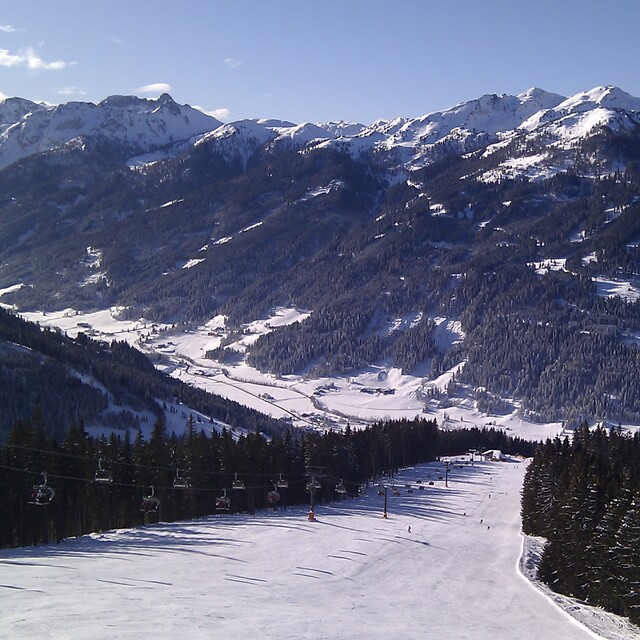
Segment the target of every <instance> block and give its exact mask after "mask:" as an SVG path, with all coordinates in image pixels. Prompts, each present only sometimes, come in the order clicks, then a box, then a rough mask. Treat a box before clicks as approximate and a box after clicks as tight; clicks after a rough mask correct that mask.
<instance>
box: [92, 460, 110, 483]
mask: <svg viewBox="0 0 640 640" xmlns="http://www.w3.org/2000/svg"><path fill="white" fill-rule="evenodd" d="M94 482H100V483H102V484H109V483H110V482H113V476H112V475H111V471H109V469H103V468H102V460H101V459H98V470H97V471H96V475H95V476H94Z"/></svg>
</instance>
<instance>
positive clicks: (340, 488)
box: [336, 480, 347, 495]
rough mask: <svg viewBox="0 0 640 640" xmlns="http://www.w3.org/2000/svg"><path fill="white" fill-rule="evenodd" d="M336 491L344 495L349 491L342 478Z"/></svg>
mask: <svg viewBox="0 0 640 640" xmlns="http://www.w3.org/2000/svg"><path fill="white" fill-rule="evenodd" d="M336 493H341V494H343V495H344V494H345V493H347V487H345V486H344V482H343V481H342V480H340V482H338V484H337V485H336Z"/></svg>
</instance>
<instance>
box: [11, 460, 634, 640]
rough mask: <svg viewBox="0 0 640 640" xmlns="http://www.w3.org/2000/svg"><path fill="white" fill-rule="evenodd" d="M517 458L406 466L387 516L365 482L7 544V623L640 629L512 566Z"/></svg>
mask: <svg viewBox="0 0 640 640" xmlns="http://www.w3.org/2000/svg"><path fill="white" fill-rule="evenodd" d="M523 466H524V465H523V464H521V463H512V464H507V463H499V462H495V463H489V462H483V463H476V465H475V466H473V467H471V466H470V465H467V466H465V467H464V469H462V470H457V469H456V470H455V471H454V472H452V475H451V480H450V487H449V488H445V487H444V486H443V484H444V483H443V482H442V481H439V480H437V479H435V485H434V486H426V489H425V490H424V491H418V490H417V486H418V485H416V484H415V482H416V480H418V479H426V477H427V474H432V477H436V474H437V473H439V471H438V470H437V469H435V468H434V467H433V466H431V465H425V466H421V467H415V468H413V469H409V470H406V471H404V472H402V474H401V475H399V476H398V477H397V482H398V483H399V484H400V485H404V484H405V483H407V484H408V483H411V484H412V485H413V486H414V488H415V489H416V490H415V491H414V492H413V493H412V494H407V493H406V492H405V491H404V490H403V491H402V495H400V496H391V495H390V497H389V505H388V506H389V517H388V518H386V519H385V518H382V517H381V513H382V506H383V505H382V502H383V500H384V498H382V497H380V496H377V495H376V494H375V491H369V497H367V498H358V499H355V500H348V501H344V502H339V503H338V502H334V503H332V504H329V505H321V506H319V507H318V510H317V522H309V521H308V520H307V518H306V512H305V511H304V510H301V509H297V508H294V509H291V508H290V509H289V510H288V511H278V512H262V513H259V514H257V515H254V516H246V515H240V516H216V517H211V518H205V519H201V520H199V521H193V522H181V523H172V524H171V523H169V524H168V523H160V524H157V525H152V526H147V527H142V528H137V529H131V530H117V531H110V532H105V533H101V534H93V535H91V536H84V537H81V538H79V539H76V540H67V541H65V542H64V543H62V544H58V545H56V546H55V547H50V546H41V547H37V548H33V547H32V548H28V549H12V550H3V551H2V552H0V563H1V564H2V566H3V583H4V584H5V585H6V586H7V587H8V588H7V589H6V591H5V593H4V597H3V598H2V599H1V600H0V613H1V614H2V619H3V623H4V629H5V630H6V631H7V633H10V634H11V637H12V638H14V639H15V640H20V639H23V638H24V639H27V638H33V637H37V636H38V635H39V633H40V630H41V629H42V626H46V628H47V629H48V630H49V632H50V633H52V634H56V633H59V634H64V635H65V637H67V638H69V639H70V640H74V639H77V638H86V637H88V636H91V637H92V638H95V639H96V640H102V639H103V638H104V639H107V638H112V637H114V635H125V636H128V637H135V636H145V637H152V638H155V639H157V640H163V639H164V638H175V637H184V636H188V637H190V638H207V637H211V633H212V632H214V633H216V634H220V635H222V636H224V637H226V638H231V639H234V640H235V639H240V638H247V637H248V636H253V635H255V634H260V636H261V637H264V638H269V639H270V638H273V639H276V638H284V637H295V638H318V637H333V638H335V637H340V638H345V639H355V638H362V637H367V638H371V639H372V640H378V639H380V640H383V639H386V638H389V637H394V638H395V637H407V638H415V637H421V636H422V635H424V633H425V630H428V633H429V634H433V636H438V637H452V638H460V637H465V638H469V639H470V640H484V639H491V640H513V639H515V638H527V639H528V640H535V639H537V638H541V639H543V638H550V637H561V638H563V639H565V640H583V639H585V638H592V637H594V634H596V633H597V634H598V637H603V638H621V637H626V638H637V637H638V633H637V630H636V629H635V628H634V627H632V626H631V625H629V624H628V622H627V621H626V620H624V619H622V618H618V617H616V616H609V615H607V614H606V613H604V612H603V611H602V610H601V609H593V608H590V607H588V606H586V605H584V604H582V603H578V602H576V601H575V600H573V599H569V598H563V597H561V596H560V597H556V600H555V604H554V601H553V600H552V599H551V598H550V597H548V594H547V593H544V592H543V593H541V592H540V591H539V590H538V589H536V588H532V585H531V584H530V583H528V582H527V581H526V580H523V579H522V575H521V574H520V573H519V569H518V557H519V556H520V554H521V553H522V538H521V536H520V533H519V532H520V519H519V517H518V509H519V501H518V495H519V489H520V486H521V483H522V476H523V469H522V467H523ZM423 486H424V485H423ZM463 514H465V515H463ZM408 527H411V531H410V532H409V531H408ZM285 548H286V553H283V552H281V550H283V549H285ZM530 560H532V559H530ZM529 564H531V563H529ZM194 574H197V575H198V580H195V581H194V579H193V576H194ZM80 594H82V597H79V596H80ZM310 602H312V603H313V605H312V606H310V604H309V603H310ZM461 603H462V605H461ZM514 603H517V604H516V605H515V606H514ZM461 606H463V607H464V610H465V613H466V616H465V617H466V618H467V619H461V616H460V607H461ZM327 612H330V615H327ZM616 634H617V635H616Z"/></svg>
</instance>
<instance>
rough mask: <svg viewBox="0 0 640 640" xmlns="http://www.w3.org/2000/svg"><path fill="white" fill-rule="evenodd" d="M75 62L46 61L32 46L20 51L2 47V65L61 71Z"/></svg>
mask: <svg viewBox="0 0 640 640" xmlns="http://www.w3.org/2000/svg"><path fill="white" fill-rule="evenodd" d="M72 64H75V62H63V61H62V60H55V61H54V62H46V61H45V60H43V59H42V58H41V57H40V56H39V55H38V54H37V53H36V52H35V50H34V49H33V48H32V47H26V48H24V49H20V50H19V51H18V53H10V52H9V50H8V49H0V67H26V68H27V69H45V70H47V71H60V69H64V68H65V67H67V66H69V65H72Z"/></svg>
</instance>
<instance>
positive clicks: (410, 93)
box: [0, 0, 640, 124]
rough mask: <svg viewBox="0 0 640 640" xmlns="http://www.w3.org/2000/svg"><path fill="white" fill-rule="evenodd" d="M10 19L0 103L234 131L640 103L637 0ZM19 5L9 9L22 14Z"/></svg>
mask: <svg viewBox="0 0 640 640" xmlns="http://www.w3.org/2000/svg"><path fill="white" fill-rule="evenodd" d="M3 5H4V6H2V8H1V9H0V94H2V95H3V96H5V97H9V96H21V97H24V98H29V99H31V100H36V101H40V100H43V101H47V102H51V103H60V102H66V101H69V100H83V101H91V102H98V101H100V100H102V99H104V98H106V97H107V96H109V95H114V94H126V95H130V94H136V95H140V96H149V97H156V96H158V95H159V93H161V92H163V91H168V92H169V93H170V94H171V95H172V96H173V97H174V99H175V100H176V101H177V102H180V103H188V104H191V105H193V106H198V107H200V108H202V109H204V110H206V111H208V112H212V113H215V114H216V115H218V116H219V117H221V119H223V120H225V121H232V120H238V119H241V118H257V117H269V118H281V119H287V120H291V121H293V122H297V123H300V122H306V121H312V122H318V121H327V120H348V121H360V122H363V123H365V124H368V123H371V122H373V121H374V120H377V119H379V118H384V119H390V118H393V117H395V116H419V115H423V114H426V113H429V112H432V111H436V110H440V109H445V108H447V107H450V106H453V105H454V104H457V103H459V102H462V101H465V100H470V99H473V98H477V97H479V96H481V95H483V94H485V93H497V94H501V93H510V94H517V93H521V92H522V91H525V90H527V89H528V88H530V87H533V86H537V87H541V88H543V89H546V90H547V91H552V92H555V93H560V94H562V95H567V96H568V95H573V94H575V93H578V92H580V91H584V90H588V89H592V88H593V87H595V86H598V85H606V84H613V85H617V86H619V87H620V88H621V89H623V90H625V91H627V92H628V93H631V94H632V95H635V96H640V71H639V67H638V57H639V56H638V54H639V53H640V38H639V32H638V27H639V25H640V1H638V0H608V1H607V0H537V1H531V2H524V1H522V0H393V1H389V0H314V1H309V0H225V1H223V2H222V1H218V0H191V1H189V0H181V1H178V0H172V1H168V0H155V1H153V2H151V1H148V0H105V1H103V2H100V3H98V2H95V1H94V0H43V1H35V0H22V2H13V3H3ZM11 5H14V6H11Z"/></svg>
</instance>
